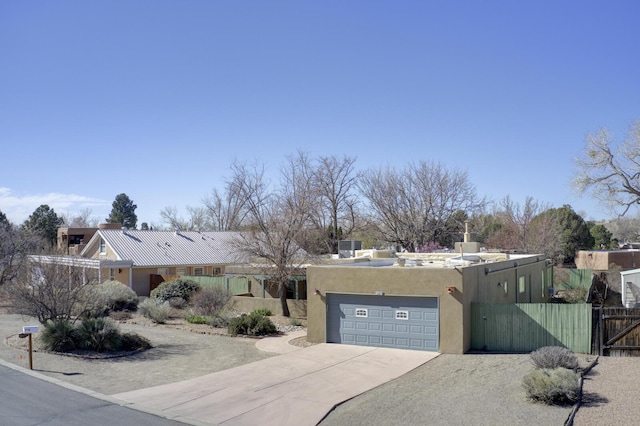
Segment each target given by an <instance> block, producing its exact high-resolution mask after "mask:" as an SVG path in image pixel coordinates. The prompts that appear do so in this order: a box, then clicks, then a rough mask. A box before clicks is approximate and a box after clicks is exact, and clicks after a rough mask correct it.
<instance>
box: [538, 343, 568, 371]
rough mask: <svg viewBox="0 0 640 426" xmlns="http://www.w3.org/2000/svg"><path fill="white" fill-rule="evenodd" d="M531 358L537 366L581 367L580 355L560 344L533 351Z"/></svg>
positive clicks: (551, 367) (550, 367) (552, 367)
mask: <svg viewBox="0 0 640 426" xmlns="http://www.w3.org/2000/svg"><path fill="white" fill-rule="evenodd" d="M531 360H532V361H533V364H534V365H535V367H536V368H549V369H554V368H568V369H569V370H577V369H578V368H579V363H578V357H576V356H575V354H574V353H573V352H571V351H570V350H569V349H566V348H563V347H560V346H545V347H542V348H540V349H537V350H535V351H533V352H531Z"/></svg>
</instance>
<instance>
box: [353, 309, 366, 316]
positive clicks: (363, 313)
mask: <svg viewBox="0 0 640 426" xmlns="http://www.w3.org/2000/svg"><path fill="white" fill-rule="evenodd" d="M355 316H356V318H369V310H368V309H367V308H356V310H355Z"/></svg>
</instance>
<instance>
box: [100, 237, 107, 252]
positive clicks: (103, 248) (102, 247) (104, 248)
mask: <svg viewBox="0 0 640 426" xmlns="http://www.w3.org/2000/svg"><path fill="white" fill-rule="evenodd" d="M106 253H107V243H106V242H105V240H104V238H100V254H106Z"/></svg>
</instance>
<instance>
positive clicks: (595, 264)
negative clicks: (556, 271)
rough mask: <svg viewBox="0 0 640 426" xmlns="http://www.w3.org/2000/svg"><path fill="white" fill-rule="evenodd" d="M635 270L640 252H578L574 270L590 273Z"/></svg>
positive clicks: (633, 250)
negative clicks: (584, 270)
mask: <svg viewBox="0 0 640 426" xmlns="http://www.w3.org/2000/svg"><path fill="white" fill-rule="evenodd" d="M616 267H617V268H620V269H635V268H638V267H640V250H638V249H623V250H579V251H578V252H577V253H576V268H578V269H591V270H592V271H608V270H609V269H612V268H616Z"/></svg>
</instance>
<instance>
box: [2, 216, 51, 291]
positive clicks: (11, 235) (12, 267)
mask: <svg viewBox="0 0 640 426" xmlns="http://www.w3.org/2000/svg"><path fill="white" fill-rule="evenodd" d="M44 246H46V244H45V243H44V241H43V240H42V238H41V237H40V236H38V235H37V234H34V233H31V232H23V231H20V230H19V229H18V228H17V227H16V226H14V225H13V224H12V223H11V222H9V221H8V220H7V219H6V216H4V214H3V213H2V212H0V286H2V285H3V284H6V283H10V282H12V281H13V280H14V279H15V278H16V276H17V274H18V271H19V270H20V268H21V266H22V264H23V263H24V262H25V259H26V257H27V255H28V254H29V253H34V252H36V251H38V250H39V249H40V248H41V247H44Z"/></svg>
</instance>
